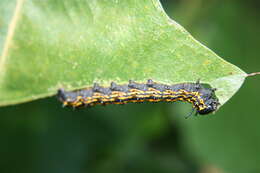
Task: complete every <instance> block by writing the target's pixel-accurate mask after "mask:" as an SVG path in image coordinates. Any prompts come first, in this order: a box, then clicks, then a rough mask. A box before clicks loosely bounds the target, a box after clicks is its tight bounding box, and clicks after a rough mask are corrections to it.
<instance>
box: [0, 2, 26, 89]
mask: <svg viewBox="0 0 260 173" xmlns="http://www.w3.org/2000/svg"><path fill="white" fill-rule="evenodd" d="M24 1H25V0H17V1H16V5H15V10H14V14H13V17H12V19H11V22H10V23H9V26H8V32H7V36H6V39H5V43H4V46H3V52H2V54H1V58H0V84H2V82H3V81H2V80H3V78H4V73H5V70H6V69H5V63H6V59H7V56H8V52H9V48H10V45H11V42H12V38H13V36H14V32H15V28H16V24H17V22H18V19H19V15H20V13H21V9H22V5H23V4H24Z"/></svg>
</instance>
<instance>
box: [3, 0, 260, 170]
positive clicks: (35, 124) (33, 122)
mask: <svg viewBox="0 0 260 173" xmlns="http://www.w3.org/2000/svg"><path fill="white" fill-rule="evenodd" d="M161 2H162V4H163V7H164V8H165V10H166V12H167V13H168V15H169V16H170V17H172V18H173V19H174V20H176V21H177V22H178V23H180V24H181V25H182V26H184V27H185V28H186V29H187V30H188V31H189V32H190V33H191V34H192V35H193V36H194V37H195V38H196V39H197V40H199V41H200V42H202V43H203V44H205V45H206V46H207V47H209V48H210V49H212V50H213V51H215V52H216V53H217V54H218V55H220V56H221V57H223V58H224V59H226V60H227V61H229V62H231V63H233V64H235V65H237V66H238V67H240V68H241V69H243V70H244V71H246V72H255V71H259V70H260V59H259V53H260V49H259V42H260V22H259V18H260V13H259V9H260V2H259V1H258V0H248V1H244V0H222V1H220V0H161ZM259 85H260V78H259V77H254V78H253V77H252V78H249V79H247V80H246V82H245V84H244V85H243V87H242V88H241V89H240V90H239V92H238V93H237V94H236V95H235V96H234V97H233V98H232V99H231V100H230V101H229V102H228V103H226V104H225V105H224V106H223V107H222V108H221V109H220V110H219V111H218V112H217V113H216V114H214V115H208V116H199V117H192V118H190V119H188V120H186V119H184V116H185V115H187V113H189V112H190V110H191V106H190V105H189V104H183V103H175V104H167V103H162V104H161V103H160V104H129V105H125V106H117V105H112V106H107V107H101V106H100V107H95V108H91V109H80V110H72V109H69V108H62V107H61V103H59V102H58V101H57V100H56V98H54V97H53V98H48V99H44V100H39V101H34V102H30V103H26V104H21V105H17V106H10V107H1V108H0V137H1V141H0V172H1V173H18V172H19V173H20V172H22V173H23V172H24V173H35V172H37V173H38V172H39V173H41V172H42V173H45V172H48V173H57V172H62V173H72V172H73V173H83V172H91V173H93V172H94V173H103V172H106V173H109V172H122V173H123V172H124V173H127V172H142V173H143V172H147V173H148V172H149V173H151V172H152V173H153V172H156V173H157V172H160V173H172V172H176V173H257V172H260V164H259V163H260V149H259V146H260V125H259V122H260V110H259V108H258V106H259V103H260V102H259V98H258V97H259V95H260V94H259Z"/></svg>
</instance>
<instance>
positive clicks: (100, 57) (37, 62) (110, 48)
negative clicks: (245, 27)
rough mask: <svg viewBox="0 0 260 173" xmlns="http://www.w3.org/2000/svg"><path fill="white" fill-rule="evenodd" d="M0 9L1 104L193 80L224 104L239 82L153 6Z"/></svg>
mask: <svg viewBox="0 0 260 173" xmlns="http://www.w3.org/2000/svg"><path fill="white" fill-rule="evenodd" d="M7 4H9V5H7ZM0 9H1V20H2V21H3V22H1V23H3V26H4V27H2V28H1V37H0V38H1V39H0V42H1V43H0V46H1V47H0V50H1V55H2V56H1V59H0V105H9V104H16V103H21V102H26V101H30V100H34V99H38V98H43V97H47V96H52V95H54V94H56V92H57V89H58V88H61V87H62V88H66V89H68V90H73V89H77V88H83V87H86V86H92V85H93V83H94V82H98V83H100V84H101V85H104V86H106V85H109V83H110V82H111V81H115V82H118V83H120V84H123V83H127V82H128V80H129V79H132V80H136V81H139V82H145V81H146V80H147V79H153V80H155V81H156V82H161V83H166V84H175V83H182V82H195V81H197V80H198V79H200V80H201V81H202V82H203V83H208V84H209V85H211V86H212V87H215V88H217V89H218V90H217V93H216V94H217V97H218V98H219V99H220V102H221V104H224V103H225V102H226V101H227V100H228V99H229V98H230V97H231V96H232V95H233V94H234V93H235V92H236V91H237V90H238V89H239V87H240V86H241V85H242V83H243V81H244V79H245V76H246V73H244V72H243V71H242V70H240V69H239V68H237V67H236V66H234V65H232V64H230V63H228V62H226V61H224V60H223V59H221V58H219V57H218V56H217V55H216V54H215V53H213V52H212V51H211V50H209V49H208V48H206V47H205V46H203V45H202V44H200V43H199V42H198V41H196V40H195V39H194V38H193V37H192V36H191V35H190V34H189V33H188V32H187V31H185V29H183V28H182V27H181V26H180V25H178V24H177V23H176V22H174V21H173V20H171V19H169V18H168V16H167V15H166V13H165V12H164V11H163V9H162V7H161V5H160V3H159V1H157V0H149V1H140V0H63V1H60V0H45V1H41V0H26V1H25V0H17V1H16V4H15V2H8V1H7V0H5V1H1V2H0ZM3 9H5V10H3Z"/></svg>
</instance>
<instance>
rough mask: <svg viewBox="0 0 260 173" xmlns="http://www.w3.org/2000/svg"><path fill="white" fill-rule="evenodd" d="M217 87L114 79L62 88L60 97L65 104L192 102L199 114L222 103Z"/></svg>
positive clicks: (59, 92) (210, 110)
mask: <svg viewBox="0 0 260 173" xmlns="http://www.w3.org/2000/svg"><path fill="white" fill-rule="evenodd" d="M215 90H216V89H212V88H206V87H204V86H203V85H202V84H200V83H199V81H198V82H197V83H181V84H175V85H165V84H159V83H155V82H153V81H152V80H151V79H149V80H148V81H147V83H146V84H143V83H136V82H134V81H132V80H130V81H129V84H126V85H117V84H116V83H114V82H112V83H111V86H110V87H101V86H99V85H98V84H97V83H95V84H94V86H93V87H90V88H86V89H82V90H76V91H64V90H63V89H59V90H58V99H59V100H60V101H61V102H63V105H64V106H72V107H81V106H86V107H92V106H95V105H108V104H126V103H137V102H175V101H184V102H185V101H186V102H189V103H192V105H193V110H194V109H196V111H197V113H198V114H201V115H204V114H209V113H212V112H214V111H215V110H217V107H218V105H219V104H220V103H219V101H218V99H217V98H216V97H215Z"/></svg>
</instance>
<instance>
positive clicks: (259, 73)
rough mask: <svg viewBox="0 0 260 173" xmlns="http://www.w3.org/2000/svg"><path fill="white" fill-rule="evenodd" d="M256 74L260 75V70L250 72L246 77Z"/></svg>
mask: <svg viewBox="0 0 260 173" xmlns="http://www.w3.org/2000/svg"><path fill="white" fill-rule="evenodd" d="M255 75H260V72H254V73H249V74H247V76H246V77H250V76H255Z"/></svg>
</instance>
